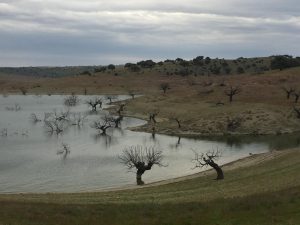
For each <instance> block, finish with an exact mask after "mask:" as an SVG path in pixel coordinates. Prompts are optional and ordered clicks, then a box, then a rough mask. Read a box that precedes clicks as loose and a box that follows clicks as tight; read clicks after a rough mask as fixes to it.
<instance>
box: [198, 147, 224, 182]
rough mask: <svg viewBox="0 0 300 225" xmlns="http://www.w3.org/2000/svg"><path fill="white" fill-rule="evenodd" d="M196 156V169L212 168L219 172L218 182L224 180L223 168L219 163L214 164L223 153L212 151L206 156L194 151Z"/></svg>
mask: <svg viewBox="0 0 300 225" xmlns="http://www.w3.org/2000/svg"><path fill="white" fill-rule="evenodd" d="M194 154H195V158H194V159H193V162H195V168H198V167H200V168H202V167H205V166H211V167H212V168H214V169H215V170H216V172H217V175H218V176H217V178H216V180H223V179H224V173H223V171H222V169H221V167H220V166H219V165H218V164H217V163H215V162H214V160H215V159H218V158H220V156H221V153H220V151H219V150H214V151H210V152H207V153H205V154H204V153H202V154H199V153H197V152H195V151H194Z"/></svg>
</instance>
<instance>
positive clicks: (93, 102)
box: [85, 97, 102, 112]
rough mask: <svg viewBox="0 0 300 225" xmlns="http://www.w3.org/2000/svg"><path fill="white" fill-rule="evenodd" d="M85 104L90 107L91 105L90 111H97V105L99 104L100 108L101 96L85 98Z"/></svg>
mask: <svg viewBox="0 0 300 225" xmlns="http://www.w3.org/2000/svg"><path fill="white" fill-rule="evenodd" d="M85 103H86V104H87V105H89V106H90V107H92V111H93V112H97V106H98V105H99V107H100V108H102V99H101V98H98V97H96V98H94V99H90V100H87V101H86V102H85Z"/></svg>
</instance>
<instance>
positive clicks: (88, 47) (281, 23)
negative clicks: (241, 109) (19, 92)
mask: <svg viewBox="0 0 300 225" xmlns="http://www.w3.org/2000/svg"><path fill="white" fill-rule="evenodd" d="M272 54H292V55H300V3H299V0H180V1H179V0H164V1H162V0H106V1H104V0H85V1H84V0H0V66H39V65H40V66H41V65H42V66H47V65H49V66H53V65H60V66H62V65H100V64H109V63H114V64H120V63H124V62H135V61H138V60H141V59H153V60H161V59H167V58H170V59H174V58H177V57H181V58H187V59H191V58H194V57H196V56H198V55H204V56H210V57H219V58H237V57H240V56H244V57H251V56H268V55H272Z"/></svg>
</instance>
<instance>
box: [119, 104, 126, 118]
mask: <svg viewBox="0 0 300 225" xmlns="http://www.w3.org/2000/svg"><path fill="white" fill-rule="evenodd" d="M124 108H125V104H124V103H122V104H121V105H119V109H118V110H117V113H118V114H119V115H121V114H122V112H123V111H124Z"/></svg>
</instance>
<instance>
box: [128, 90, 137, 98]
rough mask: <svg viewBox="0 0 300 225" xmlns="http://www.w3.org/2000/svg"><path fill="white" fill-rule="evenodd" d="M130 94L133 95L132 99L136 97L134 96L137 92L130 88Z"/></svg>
mask: <svg viewBox="0 0 300 225" xmlns="http://www.w3.org/2000/svg"><path fill="white" fill-rule="evenodd" d="M128 94H129V95H130V96H131V98H132V99H134V97H135V96H136V92H135V91H133V90H129V91H128Z"/></svg>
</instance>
